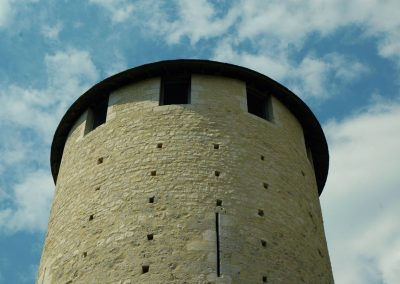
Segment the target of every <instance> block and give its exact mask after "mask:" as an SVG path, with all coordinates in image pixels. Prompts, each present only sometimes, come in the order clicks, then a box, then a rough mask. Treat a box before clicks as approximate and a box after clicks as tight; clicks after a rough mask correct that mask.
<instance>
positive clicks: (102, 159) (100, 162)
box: [97, 157, 104, 165]
mask: <svg viewBox="0 0 400 284" xmlns="http://www.w3.org/2000/svg"><path fill="white" fill-rule="evenodd" d="M103 161H104V158H103V157H101V158H98V159H97V164H98V165H100V164H102V163H103Z"/></svg>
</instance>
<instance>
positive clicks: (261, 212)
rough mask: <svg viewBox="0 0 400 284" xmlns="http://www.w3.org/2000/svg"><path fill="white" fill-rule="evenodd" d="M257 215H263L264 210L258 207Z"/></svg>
mask: <svg viewBox="0 0 400 284" xmlns="http://www.w3.org/2000/svg"><path fill="white" fill-rule="evenodd" d="M258 216H261V217H263V216H264V210H261V209H258Z"/></svg>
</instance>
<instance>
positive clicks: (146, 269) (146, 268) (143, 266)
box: [142, 265, 150, 274]
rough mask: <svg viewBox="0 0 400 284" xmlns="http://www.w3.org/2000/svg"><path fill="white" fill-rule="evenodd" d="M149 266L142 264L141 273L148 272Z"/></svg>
mask: <svg viewBox="0 0 400 284" xmlns="http://www.w3.org/2000/svg"><path fill="white" fill-rule="evenodd" d="M149 269H150V266H149V265H142V274H145V273H147V272H149Z"/></svg>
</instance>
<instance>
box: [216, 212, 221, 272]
mask: <svg viewBox="0 0 400 284" xmlns="http://www.w3.org/2000/svg"><path fill="white" fill-rule="evenodd" d="M215 233H216V249H217V277H221V256H220V239H219V237H220V228H219V214H218V213H215Z"/></svg>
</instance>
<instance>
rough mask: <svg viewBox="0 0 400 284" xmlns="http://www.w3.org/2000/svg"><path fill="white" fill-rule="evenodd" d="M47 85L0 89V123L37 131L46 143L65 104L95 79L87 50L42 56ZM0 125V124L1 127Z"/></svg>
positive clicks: (94, 72)
mask: <svg viewBox="0 0 400 284" xmlns="http://www.w3.org/2000/svg"><path fill="white" fill-rule="evenodd" d="M45 64H46V69H47V73H48V85H47V87H46V88H44V89H33V88H29V87H28V88H25V87H20V86H16V85H11V86H5V87H2V88H1V90H0V104H1V105H2V108H1V109H0V119H1V124H5V123H8V124H12V125H16V126H17V127H26V128H31V129H34V130H36V131H39V132H40V133H41V134H42V135H43V136H44V137H45V138H46V139H47V140H46V142H49V140H50V139H51V137H52V134H53V132H54V130H55V127H56V125H57V123H58V121H59V119H60V118H61V115H62V114H63V113H64V112H65V110H66V108H67V107H68V105H69V104H70V103H71V102H72V101H73V100H74V99H75V98H76V97H77V96H79V95H80V94H82V93H83V91H84V90H85V89H87V88H88V87H89V86H90V84H91V83H93V82H94V81H95V80H97V79H98V71H97V69H96V67H95V66H94V64H93V62H92V60H91V58H90V55H89V53H88V52H87V51H81V50H76V49H70V50H67V51H62V52H57V53H55V54H51V55H46V56H45ZM1 124H0V125H1Z"/></svg>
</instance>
